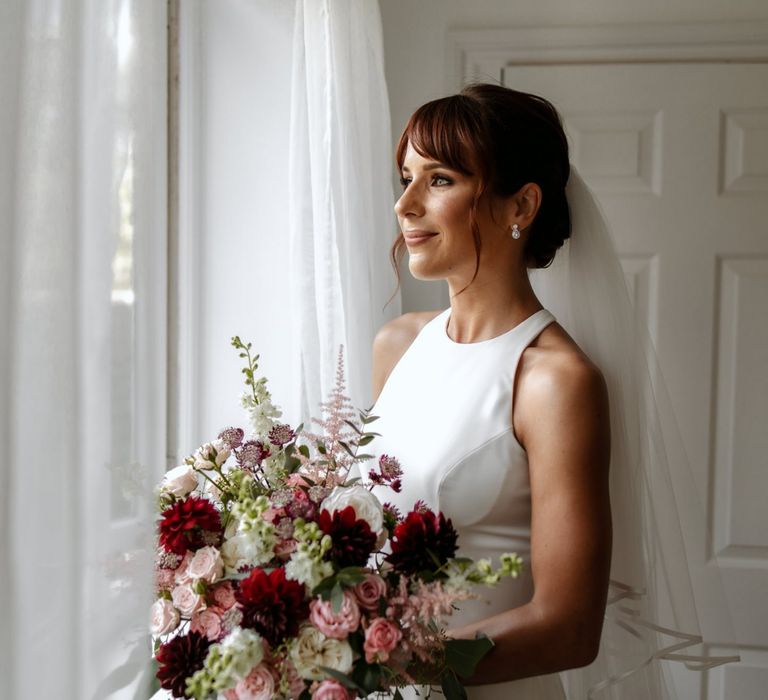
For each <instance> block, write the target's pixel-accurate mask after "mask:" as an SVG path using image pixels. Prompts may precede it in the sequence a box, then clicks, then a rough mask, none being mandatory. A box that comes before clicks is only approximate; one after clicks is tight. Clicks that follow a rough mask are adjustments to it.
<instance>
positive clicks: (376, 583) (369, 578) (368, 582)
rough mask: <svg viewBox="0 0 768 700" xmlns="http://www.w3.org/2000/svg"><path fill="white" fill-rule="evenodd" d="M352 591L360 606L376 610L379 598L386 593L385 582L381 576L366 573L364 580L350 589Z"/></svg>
mask: <svg viewBox="0 0 768 700" xmlns="http://www.w3.org/2000/svg"><path fill="white" fill-rule="evenodd" d="M352 593H354V595H355V598H357V602H358V603H359V605H360V607H361V608H364V609H365V610H377V609H378V607H379V600H380V599H381V598H382V597H383V596H385V595H386V594H387V584H386V583H385V582H384V579H383V578H381V576H378V575H377V574H367V575H366V577H365V580H364V581H363V582H362V583H358V584H357V585H356V586H355V587H354V588H353V589H352Z"/></svg>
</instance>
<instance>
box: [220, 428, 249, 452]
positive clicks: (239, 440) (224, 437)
mask: <svg viewBox="0 0 768 700" xmlns="http://www.w3.org/2000/svg"><path fill="white" fill-rule="evenodd" d="M244 435H245V433H244V432H243V429H242V428H224V430H222V431H221V432H220V433H219V440H221V441H222V442H223V443H224V444H225V445H227V447H229V449H230V450H234V449H235V448H236V447H240V445H242V444H243V436H244Z"/></svg>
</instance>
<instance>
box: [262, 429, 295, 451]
mask: <svg viewBox="0 0 768 700" xmlns="http://www.w3.org/2000/svg"><path fill="white" fill-rule="evenodd" d="M268 437H269V441H270V442H271V443H272V444H273V445H277V446H278V447H282V446H283V445H285V444H286V443H288V442H290V441H291V440H293V438H294V437H295V433H294V432H293V430H291V426H290V425H288V424H286V423H278V424H277V425H275V426H274V427H273V428H272V430H270V431H269V435H268Z"/></svg>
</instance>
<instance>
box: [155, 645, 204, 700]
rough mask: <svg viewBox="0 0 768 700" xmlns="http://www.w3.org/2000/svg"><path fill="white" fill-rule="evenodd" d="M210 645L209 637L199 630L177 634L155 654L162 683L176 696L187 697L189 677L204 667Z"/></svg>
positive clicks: (158, 674) (158, 675) (158, 676)
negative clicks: (181, 634)
mask: <svg viewBox="0 0 768 700" xmlns="http://www.w3.org/2000/svg"><path fill="white" fill-rule="evenodd" d="M209 646H211V643H210V642H209V641H208V638H207V637H205V636H204V635H202V634H199V633H198V632H190V633H189V634H185V635H183V636H177V637H174V638H173V639H171V640H170V641H168V642H166V643H165V644H162V645H161V646H160V649H158V651H157V654H155V657H156V658H157V662H158V669H157V678H158V679H159V680H160V685H161V686H162V687H163V688H165V690H170V691H171V694H172V695H173V697H175V698H183V697H186V695H185V693H184V691H185V690H186V688H187V678H189V677H190V676H191V675H192V674H193V673H195V671H199V670H200V669H201V668H202V667H203V663H204V662H205V657H206V656H208V647H209Z"/></svg>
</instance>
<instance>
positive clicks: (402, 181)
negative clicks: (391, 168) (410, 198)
mask: <svg viewBox="0 0 768 700" xmlns="http://www.w3.org/2000/svg"><path fill="white" fill-rule="evenodd" d="M410 181H411V180H410V178H407V177H402V176H400V184H401V185H402V186H403V189H405V188H406V187H408V183H409V182H410Z"/></svg>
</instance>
